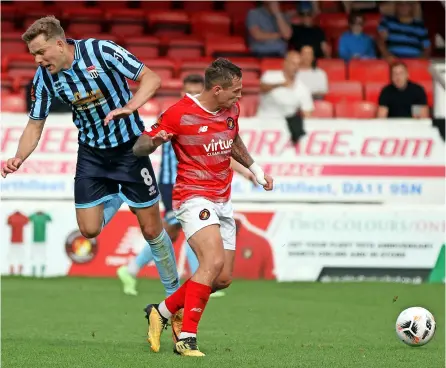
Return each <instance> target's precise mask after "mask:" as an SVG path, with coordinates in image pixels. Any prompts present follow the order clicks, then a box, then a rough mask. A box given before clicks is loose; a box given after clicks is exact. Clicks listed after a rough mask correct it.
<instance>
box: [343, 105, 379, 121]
mask: <svg viewBox="0 0 446 368" xmlns="http://www.w3.org/2000/svg"><path fill="white" fill-rule="evenodd" d="M377 110H378V106H377V105H376V104H374V103H373V102H367V101H355V102H338V103H337V104H336V106H335V112H336V117H338V118H351V119H374V118H376V113H377Z"/></svg>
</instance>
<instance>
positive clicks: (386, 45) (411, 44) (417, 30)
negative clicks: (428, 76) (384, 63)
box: [378, 1, 430, 62]
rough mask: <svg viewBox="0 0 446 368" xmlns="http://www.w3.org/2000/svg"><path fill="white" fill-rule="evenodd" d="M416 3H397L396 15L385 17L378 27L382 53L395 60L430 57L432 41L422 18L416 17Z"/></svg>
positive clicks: (390, 59) (385, 56)
mask: <svg viewBox="0 0 446 368" xmlns="http://www.w3.org/2000/svg"><path fill="white" fill-rule="evenodd" d="M415 10H416V4H413V3H410V2H406V1H401V2H399V1H398V2H397V4H396V16H386V17H383V19H382V20H381V23H380V25H379V27H378V31H379V37H378V47H379V50H380V52H381V55H382V56H383V57H384V58H385V59H386V60H388V61H389V62H393V61H394V60H395V58H428V57H429V55H430V41H429V37H428V32H427V29H426V27H425V26H424V23H423V21H422V20H419V19H416V17H415V16H414V11H415Z"/></svg>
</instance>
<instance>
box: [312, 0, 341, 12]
mask: <svg viewBox="0 0 446 368" xmlns="http://www.w3.org/2000/svg"><path fill="white" fill-rule="evenodd" d="M318 4H319V8H320V10H321V12H322V13H337V12H339V11H340V10H341V9H340V8H341V6H340V4H339V1H331V0H325V1H320V2H319V3H318Z"/></svg>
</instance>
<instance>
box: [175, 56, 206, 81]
mask: <svg viewBox="0 0 446 368" xmlns="http://www.w3.org/2000/svg"><path fill="white" fill-rule="evenodd" d="M212 61H213V59H212V58H201V59H199V60H194V61H192V60H190V61H183V62H182V63H181V65H180V78H183V77H184V75H185V74H190V73H194V74H201V75H204V70H205V69H206V68H207V67H208V66H209V64H210V63H212Z"/></svg>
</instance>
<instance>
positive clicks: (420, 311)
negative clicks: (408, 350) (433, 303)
mask: <svg viewBox="0 0 446 368" xmlns="http://www.w3.org/2000/svg"><path fill="white" fill-rule="evenodd" d="M395 328H396V334H397V336H398V338H399V339H400V340H401V341H402V342H404V343H405V344H407V345H410V346H423V345H426V344H427V343H428V342H429V341H431V340H432V338H433V337H434V334H435V328H436V324H435V319H434V316H433V315H432V313H431V312H429V311H428V310H427V309H425V308H422V307H412V308H407V309H405V310H403V311H402V312H401V313H400V315H399V316H398V318H397V319H396V326H395Z"/></svg>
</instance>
